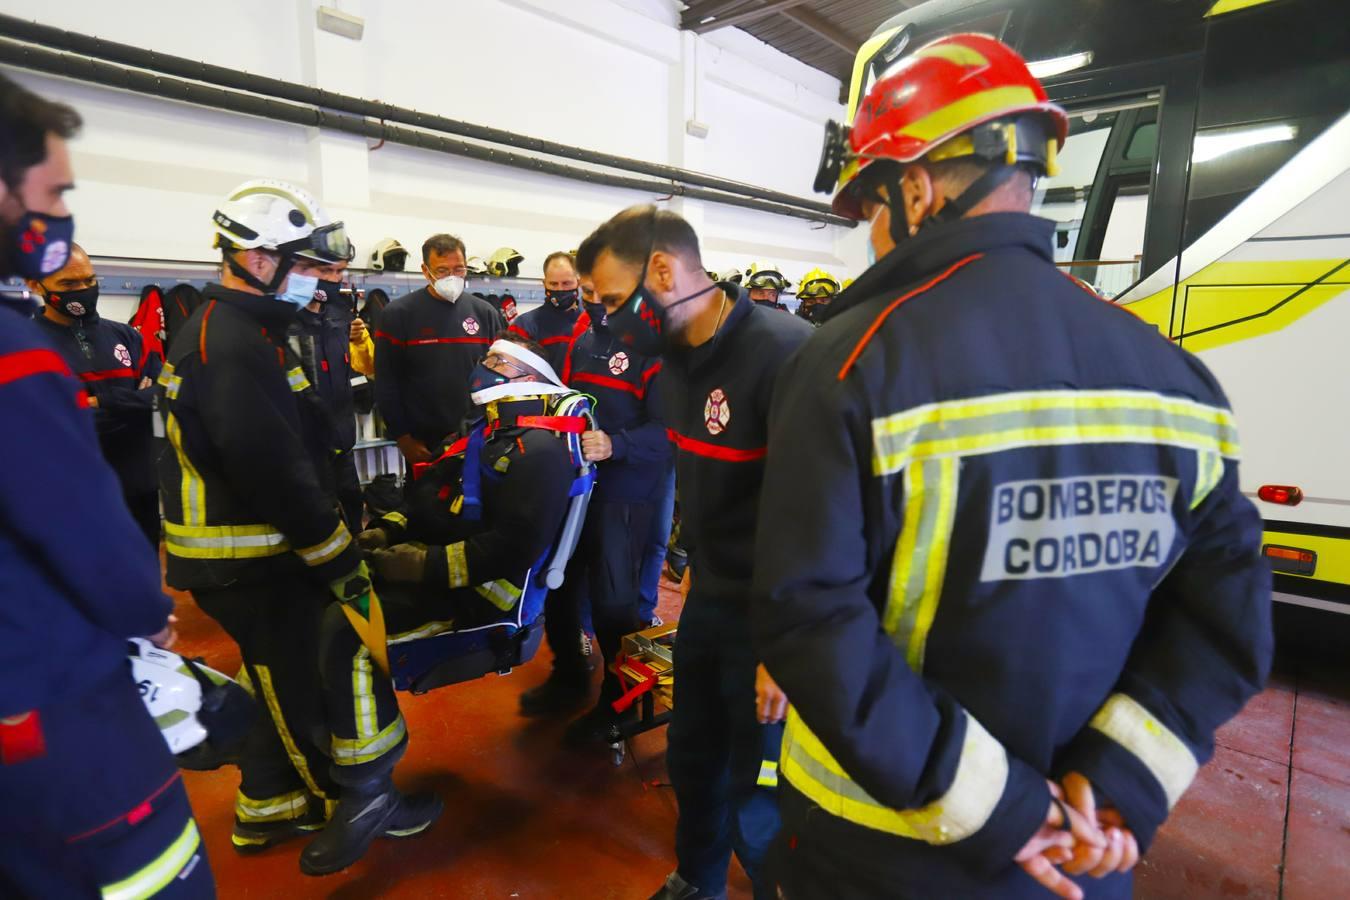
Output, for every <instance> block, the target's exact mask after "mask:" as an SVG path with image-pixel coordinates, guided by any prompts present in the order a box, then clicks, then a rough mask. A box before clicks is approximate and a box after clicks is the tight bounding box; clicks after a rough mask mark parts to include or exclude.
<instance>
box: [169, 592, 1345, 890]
mask: <svg viewBox="0 0 1350 900" xmlns="http://www.w3.org/2000/svg"><path fill="white" fill-rule="evenodd" d="M679 602H680V598H679V593H678V591H677V590H676V589H675V588H674V586H673V585H670V584H665V585H663V589H662V607H661V614H662V615H663V616H665V617H666V618H667V619H670V618H674V617H675V616H677V615H678V609H679ZM178 614H179V617H180V619H181V623H180V632H181V635H182V638H181V642H180V645H179V646H178V647H177V648H176V649H178V650H179V651H180V652H184V653H188V654H190V655H201V656H204V657H206V659H207V661H208V662H209V663H210V664H212V665H213V666H216V667H217V668H220V669H222V670H224V671H227V672H228V671H234V670H235V668H236V667H237V666H238V651H237V649H236V648H235V646H234V644H233V643H232V642H231V641H230V640H229V639H228V638H227V637H226V636H225V635H224V634H223V633H222V632H220V631H219V629H218V628H217V627H216V626H215V624H214V623H213V622H212V621H211V620H210V619H208V618H207V617H206V616H204V615H202V614H201V613H200V612H199V611H198V610H197V609H196V607H195V605H193V603H192V601H191V599H190V598H189V597H187V596H186V595H178ZM1347 668H1348V667H1347V666H1346V665H1345V664H1344V663H1341V664H1340V665H1339V667H1325V666H1322V667H1319V666H1317V665H1306V664H1305V665H1303V666H1302V667H1301V668H1300V667H1299V666H1296V665H1288V664H1285V663H1283V662H1281V663H1279V664H1278V665H1277V674H1276V675H1275V676H1274V677H1273V678H1272V680H1271V684H1270V686H1269V688H1268V689H1267V690H1266V691H1265V692H1264V693H1263V694H1261V695H1260V696H1258V697H1256V698H1255V699H1254V700H1253V701H1252V702H1251V703H1250V704H1249V705H1248V706H1247V708H1246V709H1245V710H1244V711H1243V712H1242V714H1241V715H1240V716H1238V718H1236V719H1234V720H1233V721H1232V722H1230V723H1229V724H1228V725H1227V726H1225V727H1224V729H1223V730H1222V731H1221V732H1220V734H1219V739H1218V748H1217V751H1216V753H1215V756H1214V759H1213V760H1211V762H1210V763H1209V764H1208V765H1207V766H1205V767H1204V768H1203V769H1202V770H1201V772H1200V774H1199V776H1198V778H1197V780H1196V782H1195V784H1194V786H1193V787H1192V788H1191V790H1190V792H1188V793H1187V794H1186V796H1185V797H1184V798H1183V799H1182V801H1181V802H1180V803H1179V804H1178V806H1177V808H1176V810H1175V811H1174V812H1173V815H1172V818H1171V819H1170V820H1169V822H1168V823H1167V825H1166V826H1165V827H1164V828H1163V830H1162V832H1161V833H1160V835H1159V837H1158V839H1157V841H1156V843H1155V844H1154V846H1153V849H1152V851H1151V852H1150V853H1149V855H1148V857H1147V858H1146V859H1145V860H1144V861H1143V862H1142V863H1141V864H1140V869H1139V877H1138V881H1137V887H1136V891H1135V894H1136V897H1140V898H1159V900H1163V898H1166V900H1172V898H1176V900H1182V898H1185V900H1196V898H1210V897H1213V898H1243V900H1260V898H1284V900H1313V898H1319V900H1321V898H1343V897H1350V674H1347ZM547 672H548V661H547V651H546V650H544V651H541V653H540V656H539V658H538V659H536V660H535V661H534V662H533V663H531V664H530V665H528V666H526V667H524V668H522V669H520V670H518V671H516V672H515V673H513V674H512V675H510V676H507V677H488V678H485V679H481V680H479V681H477V682H474V683H472V684H466V685H458V686H455V687H450V688H444V689H442V690H440V691H436V692H433V693H431V694H428V695H425V696H422V697H412V696H408V695H400V700H401V702H402V704H403V712H404V715H405V716H406V717H407V720H408V725H409V731H410V732H411V734H412V739H411V745H410V748H409V751H408V755H407V757H406V758H405V759H404V761H403V762H402V764H401V765H400V767H399V769H398V772H397V781H398V782H399V784H400V785H401V786H402V787H404V788H406V789H426V788H430V789H435V790H436V791H438V792H440V794H441V795H442V796H443V797H444V798H445V801H446V812H445V815H444V816H443V817H442V818H441V820H440V821H439V822H438V823H437V824H436V825H435V826H434V827H433V828H432V830H431V831H430V832H429V833H427V834H425V835H423V836H421V837H418V838H415V839H411V840H404V841H388V840H384V841H378V842H377V843H376V844H375V846H374V848H373V849H372V850H371V852H370V853H369V855H368V856H367V857H366V858H365V859H364V860H362V861H361V862H360V863H358V864H357V865H355V866H353V867H352V868H351V869H349V870H347V871H345V872H342V873H339V874H337V875H332V876H328V877H326V878H320V879H315V878H307V877H305V876H303V875H301V874H300V873H299V870H298V868H297V857H298V854H299V849H300V845H299V843H296V844H294V845H287V846H283V847H278V848H276V849H274V850H272V851H269V852H267V853H264V854H261V855H259V856H254V857H249V858H246V859H245V858H241V857H239V856H237V855H236V854H235V853H234V852H233V850H232V849H231V848H230V839H229V833H230V825H231V821H232V806H233V798H234V789H235V786H236V784H237V781H238V776H237V773H236V772H235V771H234V770H233V769H225V770H221V771H218V772H211V773H191V772H189V773H186V778H187V786H188V791H189V793H190V794H191V797H192V803H193V807H194V809H195V810H196V813H197V818H198V822H199V823H200V825H201V828H202V832H203V834H204V836H205V839H206V844H207V848H208V851H209V853H210V855H211V867H212V869H213V870H214V872H215V875H216V880H217V883H218V886H219V892H220V896H221V897H222V898H224V900H235V898H285V900H301V898H310V897H315V898H318V897H333V898H353V900H355V898H370V897H380V898H404V897H406V898H434V897H445V898H463V900H473V898H517V897H518V898H550V900H554V898H556V900H566V898H574V897H575V898H583V897H584V898H616V900H634V898H645V897H647V896H648V895H649V894H650V893H651V892H652V891H654V890H655V889H656V888H657V887H658V886H659V885H660V883H661V881H662V879H664V877H665V875H666V873H668V872H669V871H671V870H672V869H673V868H674V865H675V860H674V853H673V849H672V842H673V839H674V837H673V836H674V822H675V803H674V798H673V796H672V794H671V791H670V788H669V787H668V786H666V785H665V784H664V782H665V778H666V773H665V764H664V758H663V756H664V750H665V735H664V732H659V731H658V732H653V733H650V734H646V735H642V736H640V737H639V738H638V739H636V740H635V741H634V744H633V746H632V748H631V752H630V753H629V755H628V757H627V759H626V760H625V761H624V763H623V765H622V766H621V767H619V768H615V767H614V766H613V764H612V763H611V761H610V759H609V754H608V751H607V750H606V749H604V748H598V749H596V750H592V751H580V750H573V749H568V748H565V747H563V746H562V745H561V741H560V736H561V732H562V728H563V723H561V722H538V721H534V720H528V719H523V718H521V717H520V716H519V715H517V712H516V697H517V695H518V694H519V693H520V692H521V691H522V690H525V689H527V688H529V687H532V686H534V685H535V684H538V683H539V682H540V681H542V680H543V679H544V677H545V676H546V675H547ZM749 893H750V892H749V885H748V882H747V881H746V879H745V877H744V875H743V873H741V872H740V871H739V869H736V870H735V871H734V872H733V876H732V889H731V896H732V897H733V898H748V897H749ZM1047 896H1049V895H1048V894H1047Z"/></svg>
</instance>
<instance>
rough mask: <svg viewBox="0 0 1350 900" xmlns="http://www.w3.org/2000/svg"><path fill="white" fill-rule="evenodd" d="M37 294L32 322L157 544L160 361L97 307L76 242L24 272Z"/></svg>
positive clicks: (90, 270) (89, 268)
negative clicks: (79, 393) (84, 405)
mask: <svg viewBox="0 0 1350 900" xmlns="http://www.w3.org/2000/svg"><path fill="white" fill-rule="evenodd" d="M28 287H29V289H30V290H32V291H33V293H34V294H36V295H37V296H39V297H41V298H42V309H41V311H40V312H39V313H38V315H37V316H35V317H34V321H36V322H37V323H38V325H39V326H40V328H41V329H42V331H43V333H44V334H46V336H47V339H48V340H49V341H50V342H51V344H52V345H53V346H55V347H56V348H57V350H59V351H60V353H61V356H62V357H63V358H64V359H65V361H66V365H68V366H69V367H70V370H71V371H72V372H74V373H75V375H76V377H77V378H79V379H80V382H81V383H82V384H83V385H84V389H85V392H86V393H87V394H88V395H89V406H90V408H92V409H93V418H94V430H95V431H97V432H98V442H99V446H100V447H101V448H102V450H103V458H104V459H106V460H107V461H108V465H110V466H112V467H113V471H114V472H116V473H117V480H118V481H119V482H121V484H122V499H123V500H125V501H126V504H127V509H129V510H131V515H132V517H133V518H134V519H135V520H136V524H137V525H139V526H140V529H141V532H142V533H143V534H144V535H145V539H146V540H147V541H149V542H150V546H151V547H153V548H155V550H156V552H158V550H159V492H158V489H157V487H156V484H155V453H154V424H153V422H152V421H151V417H152V416H153V415H154V405H155V386H154V385H155V379H156V378H158V377H159V372H160V368H161V367H162V361H161V360H160V358H159V357H158V356H155V355H153V354H151V355H147V354H145V353H144V352H143V347H142V343H141V336H140V334H139V333H138V332H137V331H136V329H134V328H132V327H131V326H130V325H124V324H122V323H121V322H113V321H110V320H108V319H105V318H103V317H101V316H100V315H99V314H98V278H97V277H95V275H94V265H93V263H92V262H90V260H89V255H88V254H87V253H85V252H84V250H83V248H81V247H80V246H79V245H78V244H72V245H71V246H70V259H69V260H68V261H67V262H66V264H65V266H63V267H62V268H61V270H60V271H57V272H53V273H52V274H51V275H49V276H47V277H46V278H41V279H38V278H30V279H28Z"/></svg>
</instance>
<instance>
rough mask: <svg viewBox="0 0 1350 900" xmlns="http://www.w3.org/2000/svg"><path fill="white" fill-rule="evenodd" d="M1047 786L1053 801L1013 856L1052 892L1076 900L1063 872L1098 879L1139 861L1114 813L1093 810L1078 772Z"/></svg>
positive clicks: (1076, 893) (1106, 809)
mask: <svg viewBox="0 0 1350 900" xmlns="http://www.w3.org/2000/svg"><path fill="white" fill-rule="evenodd" d="M1048 784H1049V787H1050V793H1051V795H1052V796H1053V797H1054V799H1053V800H1052V801H1051V802H1050V807H1049V809H1048V810H1047V812H1046V816H1045V822H1043V823H1042V824H1041V827H1040V829H1039V830H1038V831H1037V832H1036V833H1035V834H1034V835H1032V836H1031V840H1029V841H1027V843H1026V846H1024V847H1023V848H1022V849H1021V851H1019V852H1018V854H1017V855H1016V856H1015V857H1013V859H1014V861H1016V863H1017V864H1018V865H1020V866H1021V867H1022V868H1023V869H1024V870H1025V871H1026V873H1027V874H1028V875H1030V876H1031V877H1032V878H1034V879H1036V880H1037V881H1038V882H1040V883H1041V884H1042V885H1044V886H1045V887H1046V888H1047V889H1048V890H1050V891H1051V892H1052V893H1054V894H1055V895H1056V896H1059V897H1064V898H1066V900H1082V897H1083V891H1082V889H1081V888H1079V887H1078V885H1076V884H1074V883H1073V882H1072V881H1070V880H1069V879H1068V878H1066V877H1065V873H1067V874H1069V875H1083V874H1087V875H1091V876H1092V877H1094V878H1102V877H1105V876H1106V875H1109V874H1111V873H1112V872H1128V871H1129V870H1130V869H1132V868H1134V865H1135V863H1137V862H1139V844H1138V842H1137V841H1136V840H1135V838H1134V834H1133V833H1131V831H1130V830H1129V829H1128V828H1126V827H1125V822H1124V820H1123V819H1122V818H1121V816H1120V813H1119V812H1118V811H1116V810H1115V809H1112V808H1109V807H1103V808H1101V809H1098V808H1097V800H1096V797H1094V796H1093V793H1092V785H1091V783H1089V782H1088V780H1087V779H1086V778H1084V777H1083V776H1082V775H1080V774H1079V773H1077V772H1070V773H1069V774H1067V775H1065V776H1064V781H1063V782H1062V783H1061V784H1056V783H1055V782H1053V781H1050V782H1048ZM1065 816H1067V817H1068V821H1067V822H1066V821H1065Z"/></svg>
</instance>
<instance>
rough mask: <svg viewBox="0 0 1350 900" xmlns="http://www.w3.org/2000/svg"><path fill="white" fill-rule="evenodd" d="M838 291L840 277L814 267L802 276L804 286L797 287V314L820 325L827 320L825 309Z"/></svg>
mask: <svg viewBox="0 0 1350 900" xmlns="http://www.w3.org/2000/svg"><path fill="white" fill-rule="evenodd" d="M838 293H839V280H838V279H836V278H835V277H834V276H833V275H831V274H830V273H829V272H826V271H825V270H824V269H812V270H811V271H810V272H807V273H806V275H805V276H804V277H803V278H802V286H801V287H800V288H798V289H797V315H799V316H801V317H802V318H803V319H805V320H806V321H808V322H810V323H811V324H812V325H816V326H819V325H820V324H821V323H822V322H823V321H825V319H824V315H825V310H826V309H828V308H829V306H830V303H831V302H832V301H833V300H834V298H835V296H836V295H837V294H838Z"/></svg>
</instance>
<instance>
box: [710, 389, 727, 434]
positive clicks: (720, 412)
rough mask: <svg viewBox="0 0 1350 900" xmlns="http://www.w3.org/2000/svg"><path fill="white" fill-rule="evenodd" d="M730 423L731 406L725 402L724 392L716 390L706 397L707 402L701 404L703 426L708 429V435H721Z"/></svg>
mask: <svg viewBox="0 0 1350 900" xmlns="http://www.w3.org/2000/svg"><path fill="white" fill-rule="evenodd" d="M730 421H731V404H730V403H729V402H728V401H727V395H726V392H725V391H723V390H722V389H721V388H718V389H717V390H715V391H713V392H712V393H711V394H709V395H708V402H707V403H704V404H703V424H704V425H706V426H707V427H708V434H721V433H722V432H723V431H726V428H727V423H729V422H730Z"/></svg>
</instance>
